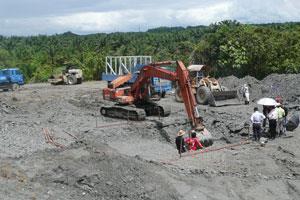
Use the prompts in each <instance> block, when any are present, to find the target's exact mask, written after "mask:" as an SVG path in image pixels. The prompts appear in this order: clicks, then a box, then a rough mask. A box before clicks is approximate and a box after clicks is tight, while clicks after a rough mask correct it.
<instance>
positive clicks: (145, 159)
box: [0, 80, 300, 200]
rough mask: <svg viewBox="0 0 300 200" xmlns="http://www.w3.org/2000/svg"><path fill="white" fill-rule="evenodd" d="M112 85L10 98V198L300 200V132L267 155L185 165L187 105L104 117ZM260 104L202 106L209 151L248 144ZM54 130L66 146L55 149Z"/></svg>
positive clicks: (1, 105)
mask: <svg viewBox="0 0 300 200" xmlns="http://www.w3.org/2000/svg"><path fill="white" fill-rule="evenodd" d="M223 81H224V82H226V81H227V80H223ZM227 82H228V81H227ZM228 84H229V83H228ZM257 84H258V85H259V84H260V83H257ZM229 85H230V84H229ZM103 87H105V83H104V82H86V83H83V84H81V85H75V86H51V85H48V84H28V85H25V86H24V87H22V88H21V89H20V91H17V92H13V93H12V92H0V116H1V122H0V135H1V137H0V144H1V146H0V156H1V161H0V186H1V187H0V196H1V199H222V200H225V199H265V200H267V199H299V198H300V160H299V157H300V150H299V147H298V146H299V145H298V144H299V141H300V140H299V139H300V134H299V132H300V130H299V128H298V129H296V131H294V132H288V136H287V137H281V138H278V139H276V140H272V141H269V142H268V143H267V144H266V146H264V147H262V146H260V145H259V144H258V143H254V142H251V143H249V144H245V145H240V146H234V147H229V148H224V149H221V150H218V151H210V152H207V153H199V154H195V155H189V154H187V155H186V156H184V157H182V158H181V159H179V156H178V154H177V152H176V149H175V145H174V139H175V136H176V132H177V131H178V130H179V129H181V128H185V129H187V128H188V127H189V125H188V123H187V120H186V114H185V112H184V107H183V104H181V103H176V102H175V101H174V97H173V96H172V95H167V98H165V99H163V100H162V101H163V102H164V103H166V104H169V105H171V107H172V113H171V115H170V116H169V117H166V118H158V117H148V118H147V120H146V121H144V122H128V121H126V120H117V119H111V118H104V117H102V116H100V115H99V108H100V106H101V105H104V104H109V102H105V101H103V100H102V97H101V88H103ZM232 87H234V86H232ZM254 89H255V88H253V90H254ZM295 91H296V92H298V91H297V90H295ZM65 94H66V95H65ZM259 94H260V93H257V95H259ZM292 95H294V94H292ZM297 95H299V96H300V94H297ZM299 96H296V97H290V96H289V99H295V98H296V99H297V97H299ZM295 104H297V102H296V101H293V102H292V105H293V109H291V113H293V112H297V109H299V107H297V106H295ZM254 106H255V104H254V103H251V105H250V106H245V105H238V106H228V107H221V108H211V107H206V106H200V107H199V108H200V110H201V113H202V115H203V117H204V120H205V125H206V126H207V128H208V129H209V130H210V131H211V133H212V134H213V136H214V138H215V143H214V145H213V146H212V147H210V148H208V149H216V148H219V147H223V146H224V145H230V144H229V143H231V144H235V143H238V142H240V141H244V140H246V139H248V129H247V128H245V126H244V124H245V123H246V122H248V120H249V116H250V114H251V113H252V110H253V107H254ZM45 130H49V131H48V132H49V135H50V138H51V139H52V140H53V141H54V142H55V144H59V145H60V146H57V145H56V146H55V144H53V143H51V142H48V143H47V142H46V140H45V138H46V139H47V137H45ZM46 132H47V131H46ZM46 136H47V134H46Z"/></svg>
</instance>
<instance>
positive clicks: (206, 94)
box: [175, 65, 240, 106]
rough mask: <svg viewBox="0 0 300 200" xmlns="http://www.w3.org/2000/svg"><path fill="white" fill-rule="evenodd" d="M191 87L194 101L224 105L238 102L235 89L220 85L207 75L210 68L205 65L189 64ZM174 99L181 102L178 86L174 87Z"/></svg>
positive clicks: (202, 103) (203, 103)
mask: <svg viewBox="0 0 300 200" xmlns="http://www.w3.org/2000/svg"><path fill="white" fill-rule="evenodd" d="M187 69H188V71H189V72H190V73H189V74H190V79H191V87H192V90H193V93H194V94H195V97H196V101H197V103H198V104H201V105H207V104H209V105H211V106H225V105H236V104H240V99H239V97H238V94H237V91H236V90H231V91H229V90H228V89H227V88H226V87H224V86H221V84H220V83H219V81H218V80H217V79H215V78H214V77H210V76H209V72H210V71H211V68H210V67H209V66H207V65H190V66H189V67H188V68H187ZM175 100H176V101H178V102H182V96H181V93H180V88H179V87H177V88H176V92H175Z"/></svg>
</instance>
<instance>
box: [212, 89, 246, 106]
mask: <svg viewBox="0 0 300 200" xmlns="http://www.w3.org/2000/svg"><path fill="white" fill-rule="evenodd" d="M212 95H213V99H212V101H211V102H209V104H210V105H211V106H215V107H219V106H228V105H239V104H241V101H240V98H239V96H238V93H237V91H236V90H231V91H213V92H212Z"/></svg>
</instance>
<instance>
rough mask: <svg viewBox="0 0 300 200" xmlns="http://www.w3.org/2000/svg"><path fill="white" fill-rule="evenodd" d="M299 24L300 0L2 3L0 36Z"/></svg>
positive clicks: (46, 0) (47, 0)
mask: <svg viewBox="0 0 300 200" xmlns="http://www.w3.org/2000/svg"><path fill="white" fill-rule="evenodd" d="M222 20H237V21H239V22H241V23H272V22H296V21H298V22H300V0H0V35H5V36H10V35H22V36H27V35H38V34H47V35H51V34H56V33H64V32H67V31H71V32H74V33H77V34H90V33H100V32H101V33H111V32H117V31H119V32H128V31H134V32H137V31H146V30H148V29H150V28H155V27H160V26H183V27H186V26H196V25H209V24H211V23H216V22H219V21H222Z"/></svg>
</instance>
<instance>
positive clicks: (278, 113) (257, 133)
mask: <svg viewBox="0 0 300 200" xmlns="http://www.w3.org/2000/svg"><path fill="white" fill-rule="evenodd" d="M276 102H277V104H276V105H272V106H265V105H264V106H263V113H260V112H259V111H258V108H257V107H255V108H254V113H253V114H252V115H251V118H250V120H251V122H252V127H253V140H255V141H259V140H260V137H261V134H262V131H263V130H265V128H266V123H267V120H268V122H269V138H270V139H275V138H276V136H281V135H285V132H286V121H287V120H286V119H287V118H286V117H287V114H288V110H287V108H286V107H284V106H283V105H282V98H280V97H277V98H276Z"/></svg>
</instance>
